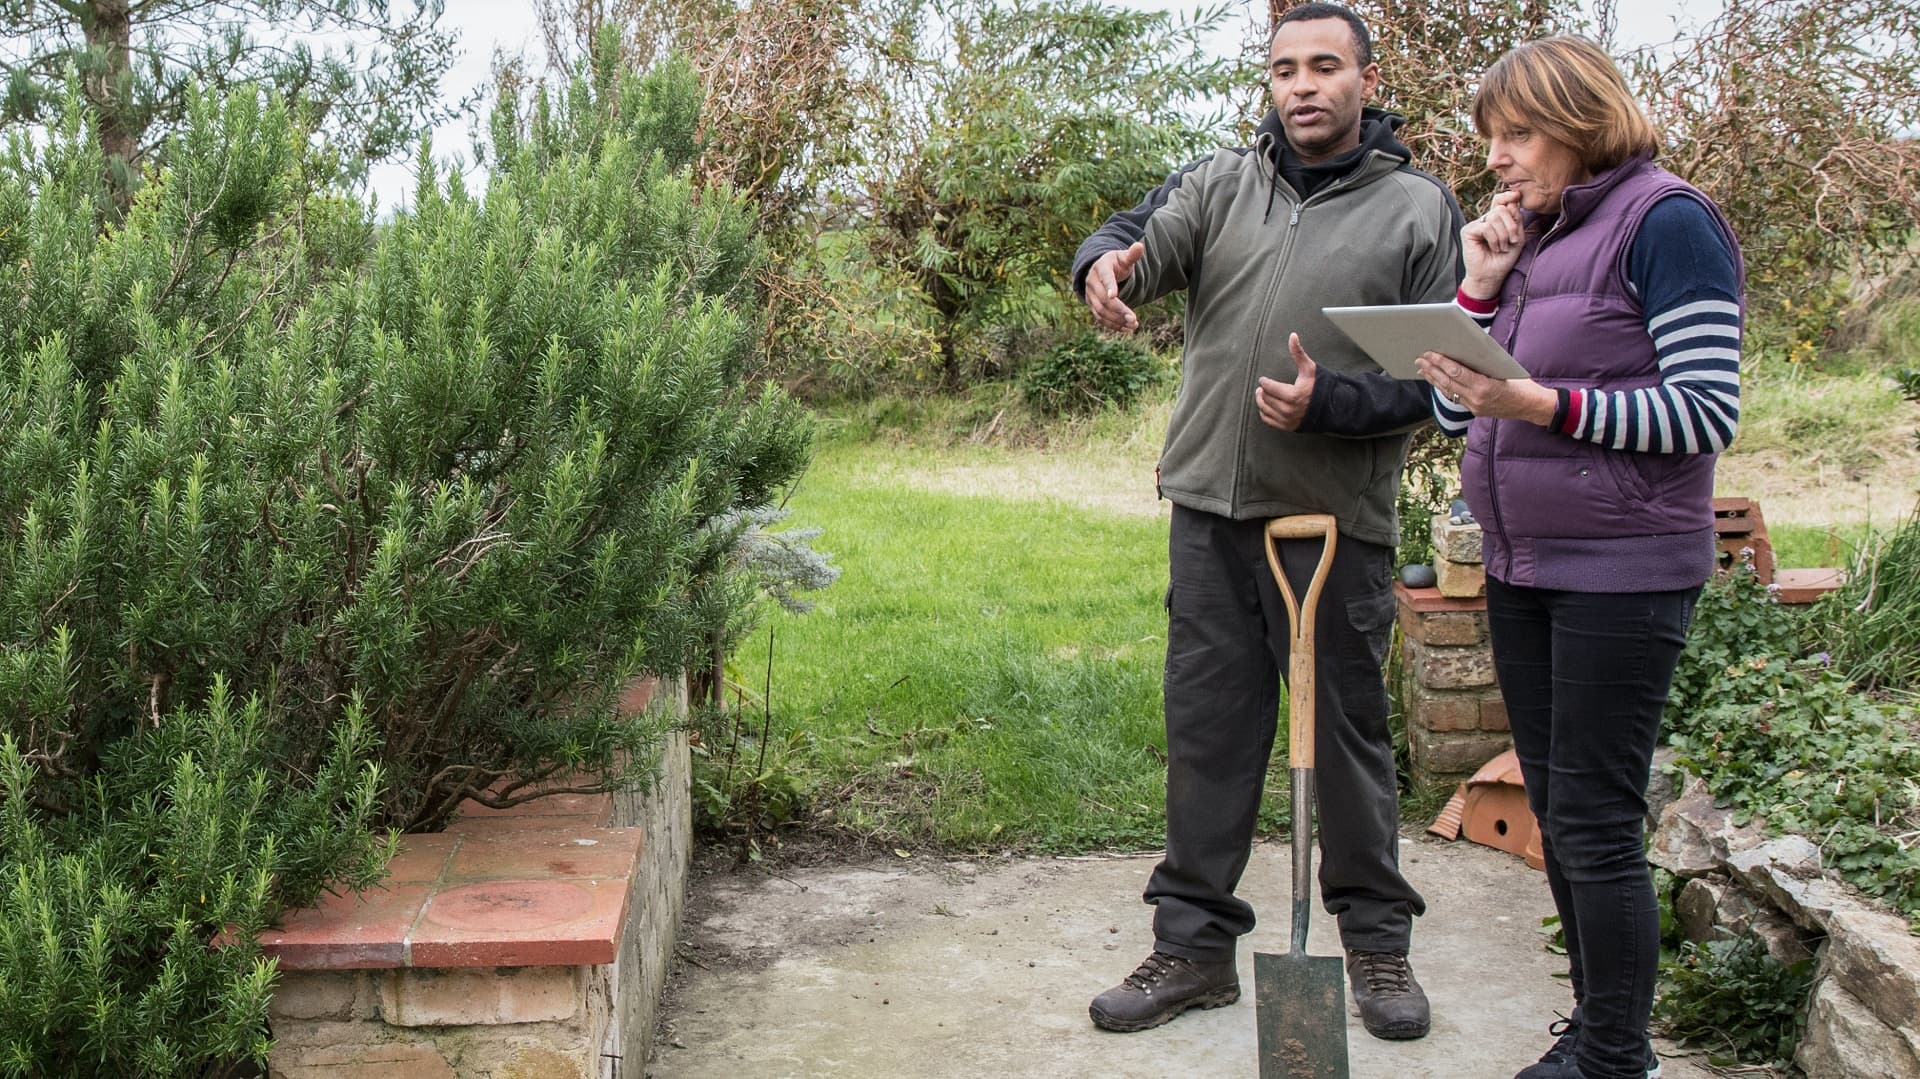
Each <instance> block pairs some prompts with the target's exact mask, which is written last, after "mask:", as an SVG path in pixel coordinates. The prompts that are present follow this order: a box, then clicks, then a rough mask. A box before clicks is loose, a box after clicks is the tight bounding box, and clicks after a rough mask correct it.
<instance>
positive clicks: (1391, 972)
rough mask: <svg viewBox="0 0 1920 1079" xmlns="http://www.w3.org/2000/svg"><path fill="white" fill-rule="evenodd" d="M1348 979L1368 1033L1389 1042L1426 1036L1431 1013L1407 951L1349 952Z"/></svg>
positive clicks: (1361, 1020)
mask: <svg viewBox="0 0 1920 1079" xmlns="http://www.w3.org/2000/svg"><path fill="white" fill-rule="evenodd" d="M1347 980H1348V981H1350V982H1352V983H1353V1002H1354V1003H1355V1004H1356V1005H1359V1007H1360V1023H1361V1025H1362V1026H1364V1027H1366V1028H1367V1033H1369V1034H1371V1035H1373V1036H1374V1037H1376V1038H1385V1039H1386V1040H1388V1041H1407V1040H1410V1039H1413V1038H1424V1037H1426V1036H1427V1028H1428V1026H1430V1025H1431V1023H1432V1019H1433V1017H1432V1013H1431V1010H1430V1009H1429V1008H1428V1006H1427V994H1426V992H1425V991H1424V990H1422V989H1421V988H1420V983H1419V982H1417V981H1415V980H1414V977H1413V967H1412V966H1411V965H1409V964H1408V963H1407V955H1406V953H1405V952H1352V953H1349V954H1348V956H1347Z"/></svg>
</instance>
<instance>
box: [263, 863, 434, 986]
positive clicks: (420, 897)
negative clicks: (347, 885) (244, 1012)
mask: <svg viewBox="0 0 1920 1079" xmlns="http://www.w3.org/2000/svg"><path fill="white" fill-rule="evenodd" d="M433 889H434V885H433V884H431V883H419V884H393V885H388V886H386V887H376V888H372V889H369V890H367V891H364V892H361V893H359V894H357V895H355V894H352V893H348V894H346V895H322V896H321V897H320V902H319V904H318V905H317V906H313V907H308V908H306V909H305V910H296V911H290V912H288V914H287V915H286V916H285V917H284V918H282V919H281V922H280V925H279V926H278V927H277V928H274V929H269V930H267V931H266V932H264V933H262V934H260V950H261V951H262V952H264V953H265V954H266V955H268V956H272V957H277V958H278V959H279V960H280V966H281V969H283V970H378V969H386V968H391V967H403V966H406V965H407V961H406V960H407V954H406V952H407V934H408V933H409V932H411V931H412V929H413V923H414V922H416V921H418V920H419V918H420V909H421V908H422V907H424V906H426V903H427V897H428V896H429V895H431V894H432V893H433Z"/></svg>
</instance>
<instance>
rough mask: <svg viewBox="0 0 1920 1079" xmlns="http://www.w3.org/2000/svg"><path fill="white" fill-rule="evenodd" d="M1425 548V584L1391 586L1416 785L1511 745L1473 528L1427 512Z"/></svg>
mask: <svg viewBox="0 0 1920 1079" xmlns="http://www.w3.org/2000/svg"><path fill="white" fill-rule="evenodd" d="M1433 548H1434V570H1435V573H1436V576H1437V580H1436V582H1435V584H1434V586H1433V587H1430V588H1410V587H1408V586H1407V585H1406V584H1404V583H1400V584H1396V585H1394V597H1395V599H1396V601H1397V602H1398V606H1399V616H1400V639H1401V653H1400V660H1401V664H1400V667H1401V675H1400V699H1401V703H1402V705H1403V707H1404V708H1405V710H1406V721H1407V748H1408V753H1409V754H1410V755H1411V757H1412V760H1413V775H1414V779H1415V781H1416V782H1418V783H1420V784H1423V785H1426V784H1436V783H1454V782H1459V781H1460V780H1464V779H1466V778H1467V777H1468V776H1471V775H1472V774H1473V773H1474V772H1476V771H1478V770H1479V768H1480V766H1481V765H1483V764H1485V763H1487V761H1489V760H1492V759H1493V758H1494V757H1497V756H1499V755H1500V754H1501V753H1504V752H1506V749H1507V747H1508V746H1509V745H1510V744H1512V738H1511V736H1510V735H1509V734H1508V733H1507V707H1506V703H1505V702H1504V701H1503V700H1502V699H1501V697H1500V687H1499V686H1498V685H1496V684H1495V683H1494V677H1493V646H1492V645H1491V644H1490V643H1489V642H1488V639H1487V599H1486V585H1487V575H1486V568H1485V567H1484V566H1482V565H1481V564H1480V526H1479V525H1476V524H1465V525H1456V524H1453V523H1451V522H1450V521H1449V520H1448V518H1447V517H1445V516H1435V517H1434V519H1433Z"/></svg>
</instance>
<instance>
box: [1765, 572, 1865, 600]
mask: <svg viewBox="0 0 1920 1079" xmlns="http://www.w3.org/2000/svg"><path fill="white" fill-rule="evenodd" d="M1846 582H1847V574H1846V571H1844V570H1839V569H1834V568H1832V567H1827V568H1825V569H1783V570H1775V571H1774V574H1773V583H1774V585H1776V586H1778V590H1777V591H1776V592H1775V593H1774V594H1775V595H1776V596H1777V597H1779V600H1780V602H1782V603H1812V602H1813V601H1814V600H1816V599H1819V598H1820V597H1821V596H1824V595H1826V594H1827V593H1828V592H1832V591H1834V590H1836V589H1838V588H1839V587H1840V586H1841V585H1843V584H1845V583H1846Z"/></svg>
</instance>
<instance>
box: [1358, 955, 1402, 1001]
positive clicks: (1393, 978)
mask: <svg viewBox="0 0 1920 1079" xmlns="http://www.w3.org/2000/svg"><path fill="white" fill-rule="evenodd" d="M1360 973H1361V975H1362V976H1363V977H1365V978H1366V980H1367V992H1369V993H1407V992H1411V991H1412V989H1413V986H1412V983H1411V981H1410V980H1409V978H1408V970H1407V957H1406V956H1404V955H1397V954H1395V953H1393V952H1367V953H1364V954H1362V955H1361V956H1360Z"/></svg>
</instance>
